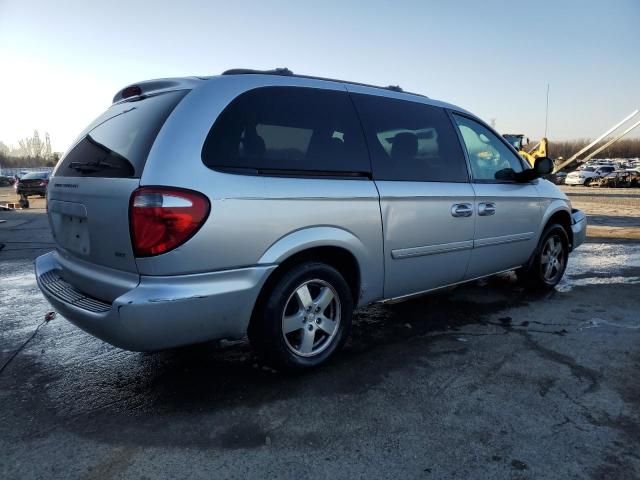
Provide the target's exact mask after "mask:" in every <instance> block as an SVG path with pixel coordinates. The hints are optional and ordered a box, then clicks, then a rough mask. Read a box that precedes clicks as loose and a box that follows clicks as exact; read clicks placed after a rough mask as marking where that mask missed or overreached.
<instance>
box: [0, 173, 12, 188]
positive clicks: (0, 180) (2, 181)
mask: <svg viewBox="0 0 640 480" xmlns="http://www.w3.org/2000/svg"><path fill="white" fill-rule="evenodd" d="M14 182H15V179H14V178H13V177H7V176H4V175H0V187H10V186H11V185H13V183H14Z"/></svg>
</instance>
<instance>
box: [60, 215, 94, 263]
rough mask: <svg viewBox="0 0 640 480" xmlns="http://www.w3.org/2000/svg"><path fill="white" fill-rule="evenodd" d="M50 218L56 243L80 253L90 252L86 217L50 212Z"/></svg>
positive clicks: (87, 253)
mask: <svg viewBox="0 0 640 480" xmlns="http://www.w3.org/2000/svg"><path fill="white" fill-rule="evenodd" d="M51 220H52V223H53V231H54V236H55V239H56V241H57V243H58V245H60V246H61V247H63V248H65V249H67V250H70V251H72V252H74V253H77V254H80V255H89V254H90V253H91V248H90V241H89V220H88V219H87V217H83V216H77V215H70V214H67V213H60V212H52V213H51Z"/></svg>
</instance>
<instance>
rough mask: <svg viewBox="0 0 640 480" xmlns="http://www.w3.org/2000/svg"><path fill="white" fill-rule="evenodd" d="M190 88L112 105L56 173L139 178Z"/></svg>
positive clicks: (66, 157) (63, 175)
mask: <svg viewBox="0 0 640 480" xmlns="http://www.w3.org/2000/svg"><path fill="white" fill-rule="evenodd" d="M187 92H188V90H181V91H177V92H169V93H163V94H160V95H155V96H152V97H149V98H146V99H144V100H140V101H136V102H127V103H124V104H118V105H117V106H115V107H112V108H113V109H115V110H112V109H109V110H107V112H106V113H105V114H104V115H103V118H104V119H99V120H98V122H99V123H98V125H97V126H96V127H95V128H93V129H92V130H90V131H89V132H88V133H86V134H85V136H84V137H83V138H82V139H81V140H80V141H79V142H78V143H77V144H76V145H75V146H74V147H73V148H72V149H71V150H70V151H69V152H68V153H67V154H66V155H65V157H64V159H63V160H62V163H61V164H60V167H59V168H58V169H57V171H56V176H61V177H83V176H84V177H121V178H122V177H124V178H139V177H140V176H141V175H142V170H143V169H144V164H145V162H146V160H147V156H148V155H149V151H150V150H151V146H152V145H153V142H154V140H155V138H156V135H157V134H158V132H159V131H160V128H161V127H162V125H163V124H164V122H165V121H166V119H167V117H168V116H169V114H170V113H171V111H172V110H173V109H174V108H175V107H176V105H177V104H178V103H179V102H180V100H182V98H184V96H185V95H186V94H187Z"/></svg>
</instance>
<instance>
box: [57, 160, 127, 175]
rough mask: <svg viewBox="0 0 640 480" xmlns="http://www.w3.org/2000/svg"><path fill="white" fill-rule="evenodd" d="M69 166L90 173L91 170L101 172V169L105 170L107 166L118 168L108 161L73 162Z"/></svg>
mask: <svg viewBox="0 0 640 480" xmlns="http://www.w3.org/2000/svg"><path fill="white" fill-rule="evenodd" d="M69 168H73V169H74V170H77V171H79V172H83V173H90V172H99V171H100V170H105V169H107V168H116V169H117V168H118V167H116V166H115V165H112V164H110V163H107V162H71V163H70V164H69Z"/></svg>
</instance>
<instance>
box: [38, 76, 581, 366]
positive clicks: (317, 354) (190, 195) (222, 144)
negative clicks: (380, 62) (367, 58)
mask: <svg viewBox="0 0 640 480" xmlns="http://www.w3.org/2000/svg"><path fill="white" fill-rule="evenodd" d="M552 167H553V164H552V162H551V160H549V159H547V158H543V159H538V162H537V163H536V165H535V167H534V168H533V169H530V168H528V167H527V164H525V163H524V162H523V160H522V159H521V158H520V156H519V155H518V154H517V152H516V151H515V150H513V148H512V147H511V146H510V145H509V144H508V143H507V142H506V141H505V140H504V139H503V138H502V137H501V136H500V135H499V134H497V133H496V132H495V131H493V130H492V129H491V128H490V127H488V126H487V125H486V124H485V123H484V122H482V121H481V120H480V119H478V118H477V117H475V116H474V115H472V114H471V113H469V112H467V111H465V110H463V109H461V108H459V107H456V106H454V105H450V104H447V103H443V102H439V101H436V100H432V99H429V98H427V97H425V96H422V95H417V94H411V93H405V92H403V91H402V90H401V89H400V88H398V87H387V88H382V87H375V86H370V85H363V84H359V83H353V82H345V81H340V80H330V79H322V78H316V77H308V76H300V75H294V74H292V73H291V72H290V71H289V70H286V69H278V70H273V71H262V72H260V71H252V70H231V71H228V72H225V73H224V74H222V75H220V76H214V77H207V78H199V77H198V78H196V77H192V78H177V79H161V80H151V81H146V82H140V83H137V84H135V85H131V86H128V87H126V88H124V89H123V90H121V91H120V92H118V93H117V94H116V96H115V97H114V99H113V104H112V105H111V106H110V107H109V108H108V109H107V111H106V112H105V113H104V114H102V115H101V116H99V117H98V118H97V119H96V120H94V121H93V122H92V123H91V124H90V125H89V126H88V127H87V128H86V129H85V130H84V131H83V132H82V133H81V134H80V136H79V137H78V139H77V140H76V141H75V143H74V145H73V146H72V148H70V149H69V151H68V152H67V153H66V155H65V156H64V157H63V158H62V159H61V160H60V162H59V163H58V165H57V166H56V169H55V170H54V173H53V175H52V176H51V180H50V183H49V189H48V193H47V197H48V215H49V221H50V224H51V229H52V231H53V235H54V237H55V242H56V250H55V251H53V252H50V253H48V254H46V255H43V256H41V257H39V258H38V259H37V260H36V265H35V269H36V276H37V281H38V285H39V286H40V289H41V290H42V292H43V294H44V295H45V297H46V298H47V299H48V300H49V302H50V303H51V304H52V305H53V306H54V307H55V308H56V309H57V310H58V311H59V312H60V313H61V314H62V315H64V317H66V318H67V319H68V320H69V321H71V322H73V323H74V324H76V325H77V326H79V327H80V328H82V329H83V330H85V331H87V332H89V333H91V334H92V335H95V336H96V337H99V338H101V339H103V340H105V341H107V342H109V343H111V344H113V345H116V346H118V347H121V348H125V349H129V350H139V351H150V350H159V349H166V348H170V347H176V346H180V345H187V344H193V343H198V342H204V341H208V340H213V339H222V338H242V337H244V336H245V335H247V334H248V336H249V339H250V341H251V343H252V344H253V345H254V346H255V348H256V349H257V351H258V352H259V353H261V354H262V355H263V356H264V358H265V359H266V360H267V361H269V362H270V363H271V364H273V365H275V366H277V367H279V368H284V369H294V370H295V369H304V368H308V367H313V366H316V365H319V364H321V363H323V362H324V361H326V360H327V359H328V358H329V357H330V356H331V355H332V354H333V353H335V352H336V350H337V349H339V348H340V346H341V345H343V344H344V342H345V341H346V339H347V336H348V333H349V329H350V326H351V317H352V312H353V310H354V309H355V308H356V307H360V306H363V305H366V304H369V303H371V302H378V301H397V300H400V299H404V298H408V297H411V296H413V295H418V294H422V293H425V292H429V291H433V290H436V289H439V288H443V287H447V286H450V285H455V284H458V283H462V282H467V281H470V280H474V279H478V278H481V277H485V276H488V275H493V274H496V273H499V272H505V271H509V270H516V271H517V273H518V275H519V277H521V278H522V279H523V280H524V281H527V282H528V283H529V284H530V285H533V286H537V287H542V288H552V287H554V286H555V285H556V284H557V283H558V282H559V281H560V279H561V277H562V275H563V273H564V271H565V268H566V265H567V260H568V255H569V252H570V251H571V250H572V249H574V248H575V247H576V246H578V245H579V244H580V243H582V242H583V241H584V238H585V231H586V220H585V216H584V214H582V213H581V212H580V211H577V210H572V208H571V204H570V202H569V200H568V199H567V197H566V196H565V195H564V194H563V193H562V192H561V191H560V190H558V188H557V187H556V186H555V185H553V184H552V183H550V182H548V181H546V180H543V179H541V178H540V177H542V176H543V175H544V174H547V173H549V172H550V171H551V169H552Z"/></svg>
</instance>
